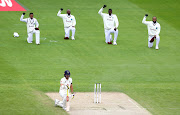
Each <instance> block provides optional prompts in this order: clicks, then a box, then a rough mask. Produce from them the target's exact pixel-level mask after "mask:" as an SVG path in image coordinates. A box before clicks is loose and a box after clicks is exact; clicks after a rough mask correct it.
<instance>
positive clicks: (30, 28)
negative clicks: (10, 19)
mask: <svg viewBox="0 0 180 115" xmlns="http://www.w3.org/2000/svg"><path fill="white" fill-rule="evenodd" d="M23 18H24V15H21V18H20V21H22V22H26V24H27V33H28V38H27V42H28V43H32V41H33V34H34V33H35V34H36V44H40V31H39V30H35V28H38V27H39V23H38V21H37V20H36V19H35V18H33V19H31V18H25V19H23Z"/></svg>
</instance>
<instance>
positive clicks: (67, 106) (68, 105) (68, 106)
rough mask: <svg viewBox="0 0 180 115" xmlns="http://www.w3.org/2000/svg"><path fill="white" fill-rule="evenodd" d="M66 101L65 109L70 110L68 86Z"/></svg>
mask: <svg viewBox="0 0 180 115" xmlns="http://www.w3.org/2000/svg"><path fill="white" fill-rule="evenodd" d="M66 99H67V102H66V111H69V110H70V103H69V87H68V86H67V97H66Z"/></svg>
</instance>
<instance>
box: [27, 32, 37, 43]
mask: <svg viewBox="0 0 180 115" xmlns="http://www.w3.org/2000/svg"><path fill="white" fill-rule="evenodd" d="M33 34H35V35H36V44H40V31H39V30H33V31H32V32H29V33H28V38H27V42H28V43H32V41H33Z"/></svg>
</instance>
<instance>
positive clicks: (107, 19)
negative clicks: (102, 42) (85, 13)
mask: <svg viewBox="0 0 180 115" xmlns="http://www.w3.org/2000/svg"><path fill="white" fill-rule="evenodd" d="M102 12H103V8H101V9H100V10H99V12H98V13H99V14H100V15H101V16H102V18H103V21H104V30H105V38H106V43H108V42H110V41H111V33H114V42H115V43H116V40H117V36H118V29H116V31H115V30H114V28H118V26H119V22H118V18H117V16H116V15H115V14H111V16H110V15H109V14H106V13H102Z"/></svg>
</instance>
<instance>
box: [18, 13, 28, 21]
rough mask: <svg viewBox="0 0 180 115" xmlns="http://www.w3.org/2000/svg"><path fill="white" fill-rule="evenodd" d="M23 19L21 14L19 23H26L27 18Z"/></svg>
mask: <svg viewBox="0 0 180 115" xmlns="http://www.w3.org/2000/svg"><path fill="white" fill-rule="evenodd" d="M23 18H24V15H23V14H22V15H21V18H20V21H21V22H26V23H27V18H26V19H23Z"/></svg>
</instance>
